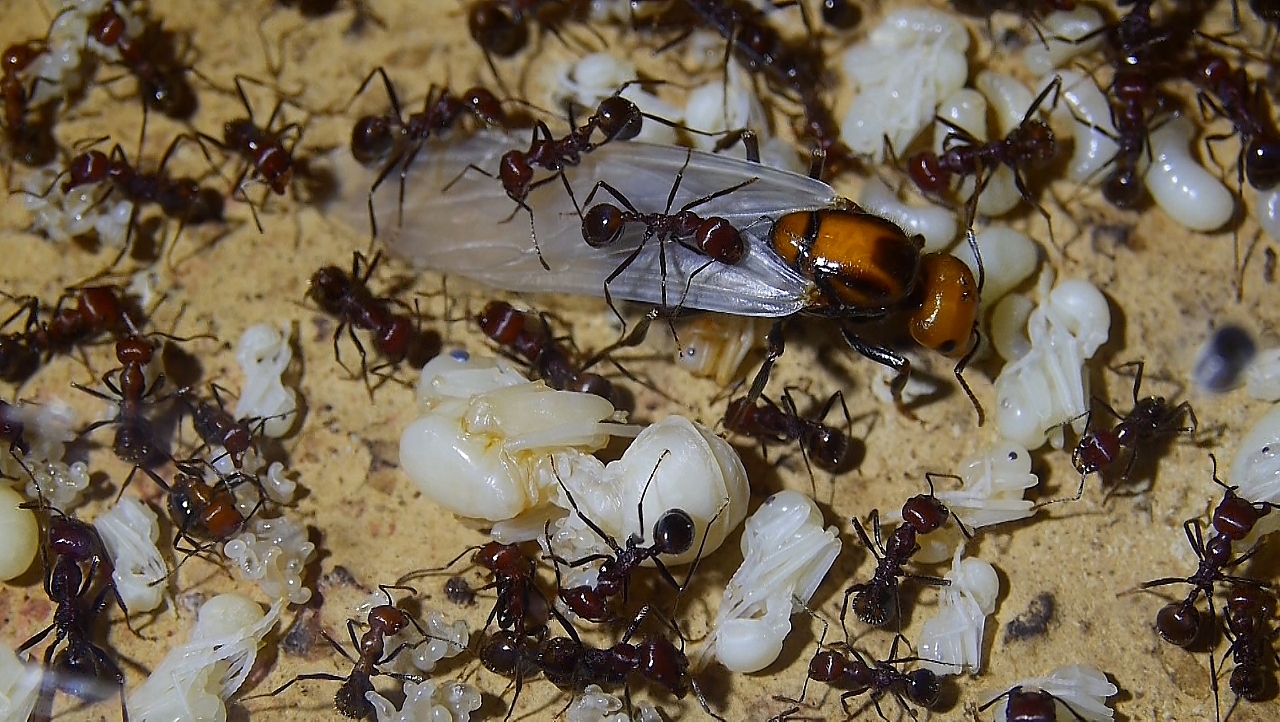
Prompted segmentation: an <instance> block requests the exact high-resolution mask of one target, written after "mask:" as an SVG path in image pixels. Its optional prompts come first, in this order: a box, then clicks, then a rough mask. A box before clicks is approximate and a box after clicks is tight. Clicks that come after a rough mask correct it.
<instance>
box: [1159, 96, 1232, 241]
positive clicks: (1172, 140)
mask: <svg viewBox="0 0 1280 722" xmlns="http://www.w3.org/2000/svg"><path fill="white" fill-rule="evenodd" d="M1194 133H1195V127H1194V126H1193V125H1192V123H1191V121H1190V120H1188V119H1187V118H1186V117H1184V116H1177V117H1175V118H1173V119H1172V120H1170V121H1169V122H1167V123H1165V124H1164V125H1162V126H1160V127H1159V128H1157V129H1156V130H1154V131H1152V132H1151V140H1150V143H1151V152H1152V153H1153V154H1154V156H1155V159H1154V161H1153V162H1152V163H1151V166H1150V167H1149V168H1148V169H1147V172H1146V175H1145V176H1144V180H1145V182H1146V185H1147V190H1149V191H1151V197H1152V198H1154V199H1155V202H1156V204H1157V205H1159V206H1160V208H1161V209H1163V210H1164V212H1165V213H1167V214H1168V215H1169V217H1170V218H1172V219H1173V220H1174V222H1176V223H1178V224H1179V225H1181V226H1183V227H1185V228H1188V229H1190V230H1193V231H1201V232H1209V231H1216V230H1218V229H1219V228H1221V227H1222V226H1224V225H1225V224H1226V223H1227V221H1229V220H1231V216H1232V214H1233V213H1234V212H1235V206H1236V202H1235V196H1234V195H1232V193H1231V191H1230V190H1228V189H1227V187H1226V186H1225V185H1223V183H1222V181H1221V180H1219V179H1218V177H1217V176H1215V175H1213V174H1212V173H1210V172H1209V171H1208V170H1207V169H1206V168H1205V167H1204V166H1203V165H1201V164H1200V161H1199V160H1197V159H1196V158H1194V157H1192V155H1191V150H1190V147H1191V141H1192V138H1193V137H1194Z"/></svg>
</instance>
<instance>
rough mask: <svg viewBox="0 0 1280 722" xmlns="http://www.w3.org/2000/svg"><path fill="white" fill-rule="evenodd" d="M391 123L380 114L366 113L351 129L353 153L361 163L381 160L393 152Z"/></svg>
mask: <svg viewBox="0 0 1280 722" xmlns="http://www.w3.org/2000/svg"><path fill="white" fill-rule="evenodd" d="M392 145H393V143H392V137H391V125H390V124H389V123H388V122H387V119H386V118H384V117H382V116H379V115H366V116H365V117H363V118H361V119H360V120H358V121H356V124H355V126H354V127H353V128H352V129H351V155H353V156H355V159H356V160H357V161H358V162H360V163H361V164H368V163H372V162H374V161H377V160H381V159H383V158H385V157H386V156H387V154H388V153H390V152H391V146H392Z"/></svg>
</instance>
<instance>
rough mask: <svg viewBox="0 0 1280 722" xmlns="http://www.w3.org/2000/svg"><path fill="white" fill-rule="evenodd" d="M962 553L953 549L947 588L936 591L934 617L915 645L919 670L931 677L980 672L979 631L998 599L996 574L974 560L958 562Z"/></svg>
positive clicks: (981, 638) (993, 570)
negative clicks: (923, 669)
mask: <svg viewBox="0 0 1280 722" xmlns="http://www.w3.org/2000/svg"><path fill="white" fill-rule="evenodd" d="M963 553H964V546H963V545H961V546H958V547H956V551H955V556H954V557H953V559H952V562H951V571H949V572H947V575H946V579H947V580H948V581H950V582H951V584H949V585H947V586H945V587H940V590H941V592H940V595H939V600H938V613H937V614H935V615H934V616H933V617H932V618H931V619H929V620H928V621H927V622H925V623H924V627H923V628H922V629H921V630H920V637H919V641H918V642H917V644H916V647H917V648H918V649H919V650H920V658H921V662H920V666H921V667H923V668H925V669H928V670H931V671H933V672H934V673H935V674H942V675H947V674H960V673H961V672H969V673H970V674H978V673H979V672H981V671H982V644H983V631H984V630H985V629H986V625H987V617H989V616H991V615H992V614H994V613H995V611H996V597H998V596H999V595H1000V577H999V576H998V575H997V574H996V570H995V569H994V568H993V567H992V566H991V565H990V564H988V563H987V562H985V561H983V560H981V559H978V558H976V557H970V558H968V559H961V556H962V555H963Z"/></svg>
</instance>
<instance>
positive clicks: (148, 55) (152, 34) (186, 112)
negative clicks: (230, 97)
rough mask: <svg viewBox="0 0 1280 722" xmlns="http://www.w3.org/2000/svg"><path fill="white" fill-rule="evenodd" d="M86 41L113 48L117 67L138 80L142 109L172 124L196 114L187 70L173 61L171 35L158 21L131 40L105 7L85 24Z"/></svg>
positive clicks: (123, 23)
mask: <svg viewBox="0 0 1280 722" xmlns="http://www.w3.org/2000/svg"><path fill="white" fill-rule="evenodd" d="M89 37H91V38H92V39H93V40H95V41H97V42H98V43H100V44H102V45H104V46H106V47H108V48H114V49H115V50H116V51H117V52H119V54H120V60H119V62H120V64H121V65H123V66H124V67H125V68H127V69H128V70H129V72H130V73H132V74H133V76H134V77H135V78H137V80H138V94H139V96H141V98H142V102H143V107H144V108H155V109H156V110H158V111H160V112H161V113H164V114H165V115H166V116H168V117H170V118H173V119H174V120H190V119H191V116H193V115H194V114H195V112H196V105H197V101H196V93H195V91H194V90H193V89H192V87H191V85H190V84H189V83H188V82H187V78H186V73H187V71H188V68H186V67H183V66H182V64H181V63H180V62H179V61H178V59H177V57H176V52H175V49H174V43H173V35H172V33H170V32H167V31H165V30H164V29H163V28H162V27H161V25H160V23H159V22H158V21H148V22H146V23H145V26H144V29H143V31H142V34H141V35H140V36H139V37H136V38H131V37H129V35H128V23H127V21H126V20H125V18H124V17H122V16H121V15H120V14H119V13H117V12H116V10H115V8H114V7H112V6H110V5H108V6H107V7H106V8H105V9H103V10H102V12H100V13H98V14H97V15H95V16H94V17H92V18H90V20H89Z"/></svg>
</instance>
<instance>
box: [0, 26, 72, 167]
mask: <svg viewBox="0 0 1280 722" xmlns="http://www.w3.org/2000/svg"><path fill="white" fill-rule="evenodd" d="M47 51H48V45H47V43H46V42H45V41H44V40H28V41H26V42H22V43H14V44H13V45H10V46H8V47H7V48H5V49H4V52H3V54H0V71H3V74H2V75H0V98H3V99H4V131H5V135H6V136H7V137H8V139H9V145H10V148H11V155H12V157H14V158H16V159H17V160H18V162H20V163H22V164H23V165H25V166H28V167H31V168H38V167H40V166H43V165H48V164H49V163H51V162H52V161H53V159H54V157H55V156H56V155H57V153H58V142H57V140H56V139H54V137H53V115H52V113H51V112H50V111H49V110H48V109H47V106H46V107H42V108H39V109H36V110H35V111H34V113H35V116H36V117H35V118H34V119H32V118H30V116H31V114H32V112H33V111H32V109H31V108H29V107H28V105H29V103H30V100H31V96H32V94H33V93H34V92H35V83H37V82H39V81H38V80H36V81H32V84H31V86H30V87H28V86H26V85H25V84H24V83H23V81H22V77H21V73H22V72H23V71H25V70H26V69H27V68H29V67H31V64H32V63H34V62H35V61H36V59H37V58H39V57H40V56H41V55H43V54H44V53H45V52H47Z"/></svg>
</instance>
